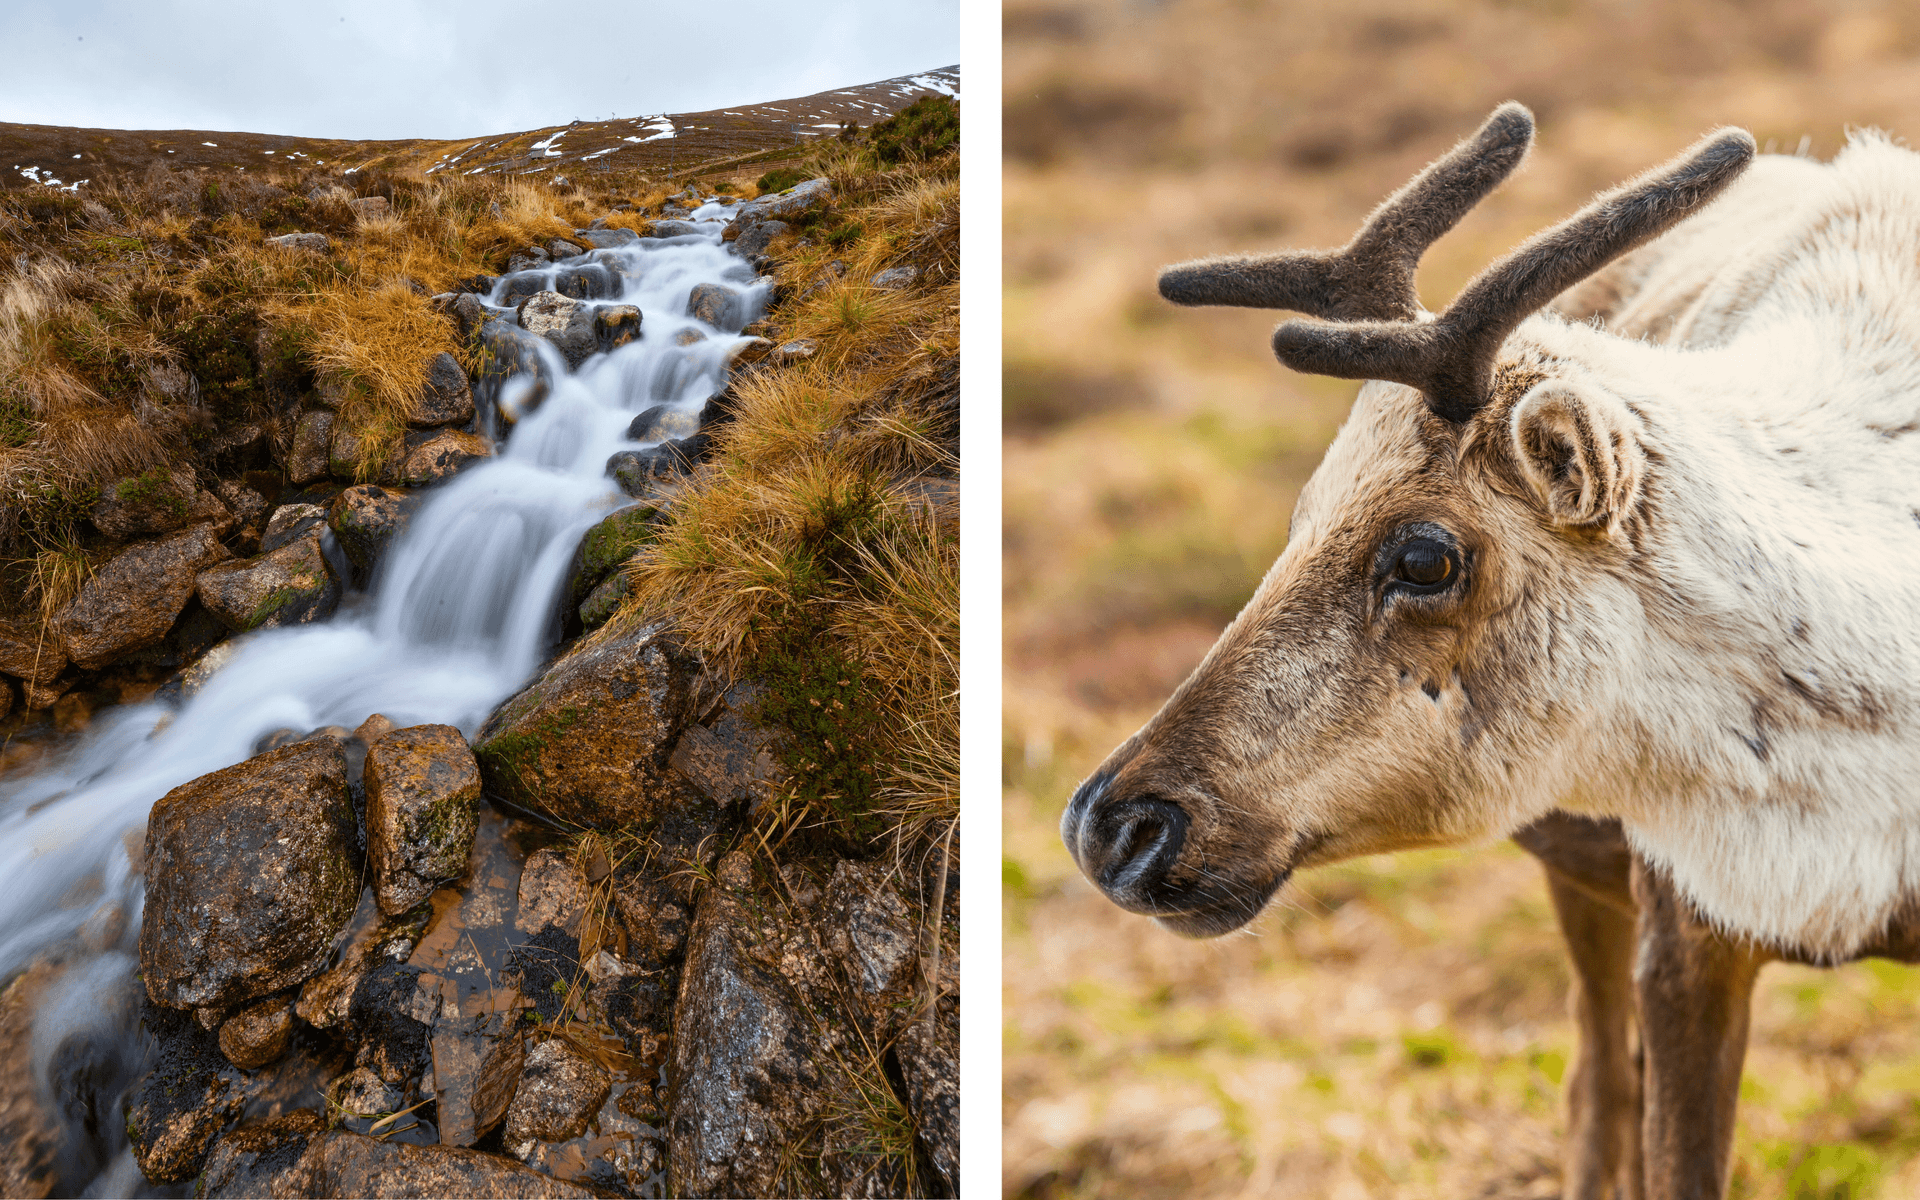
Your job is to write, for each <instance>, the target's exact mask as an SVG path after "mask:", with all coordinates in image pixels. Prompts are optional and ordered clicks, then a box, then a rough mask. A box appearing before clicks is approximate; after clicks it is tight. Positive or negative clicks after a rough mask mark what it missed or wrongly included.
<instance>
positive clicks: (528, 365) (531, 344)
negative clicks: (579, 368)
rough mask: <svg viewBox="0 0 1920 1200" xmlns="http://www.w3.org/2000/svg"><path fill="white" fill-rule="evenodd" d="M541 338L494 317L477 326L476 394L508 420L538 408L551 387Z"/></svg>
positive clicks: (511, 421) (515, 418) (509, 422)
mask: <svg viewBox="0 0 1920 1200" xmlns="http://www.w3.org/2000/svg"><path fill="white" fill-rule="evenodd" d="M516 319H517V317H516ZM540 342H541V338H540V337H539V336H538V335H537V334H534V333H530V332H528V331H527V330H525V329H522V328H520V327H519V326H518V325H510V324H508V323H507V322H505V321H503V320H499V319H497V318H496V319H493V320H489V321H488V322H487V323H486V324H484V325H482V326H481V327H480V359H481V367H480V372H479V374H478V376H477V377H476V379H475V386H476V389H477V392H478V396H479V398H480V399H481V400H484V401H485V403H487V404H488V405H490V406H492V407H493V408H494V410H495V411H497V412H498V413H499V414H500V417H501V419H502V420H503V421H505V422H506V423H507V424H512V423H513V422H515V421H518V420H519V419H520V418H521V417H522V416H524V415H526V414H527V413H530V412H532V411H533V410H534V409H536V408H539V407H540V404H541V402H542V401H544V400H545V399H546V398H547V394H548V393H549V392H551V391H552V390H553V381H552V379H551V378H550V377H549V374H548V372H549V368H548V367H547V364H546V361H545V360H544V359H542V358H541V356H540Z"/></svg>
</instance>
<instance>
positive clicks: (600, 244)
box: [573, 229, 640, 250]
mask: <svg viewBox="0 0 1920 1200" xmlns="http://www.w3.org/2000/svg"><path fill="white" fill-rule="evenodd" d="M573 236H574V237H575V238H576V239H578V240H579V241H582V242H585V243H586V244H587V245H589V246H592V247H593V248H594V249H595V250H612V249H615V248H617V247H620V246H631V245H633V244H634V243H635V242H637V241H639V240H640V235H639V234H637V233H635V232H634V231H633V230H631V229H576V230H574V231H573Z"/></svg>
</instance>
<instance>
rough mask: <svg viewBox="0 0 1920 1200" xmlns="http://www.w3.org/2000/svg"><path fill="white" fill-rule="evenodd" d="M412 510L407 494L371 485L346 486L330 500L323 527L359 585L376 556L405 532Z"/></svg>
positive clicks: (371, 573) (371, 572)
mask: <svg viewBox="0 0 1920 1200" xmlns="http://www.w3.org/2000/svg"><path fill="white" fill-rule="evenodd" d="M415 507H416V504H415V502H414V499H413V497H411V496H409V495H407V493H405V492H397V491H394V490H392V489H390V488H383V487H380V486H379V485H377V484H371V483H363V484H360V485H359V486H357V487H350V488H348V489H346V490H345V491H343V492H341V493H340V494H339V495H338V496H336V497H334V501H333V505H332V506H331V507H330V508H329V509H328V510H327V528H329V529H331V530H333V536H334V537H335V538H336V539H338V540H339V542H340V549H341V551H342V552H344V553H345V554H346V556H347V560H348V561H349V562H351V563H352V564H353V566H354V571H355V574H356V577H357V578H358V579H359V580H360V581H361V582H362V583H365V582H367V581H368V580H370V579H372V578H373V569H374V567H375V566H376V565H377V564H378V563H379V561H380V556H381V555H382V554H384V553H386V550H387V547H388V546H390V545H392V544H393V542H394V540H395V539H396V538H398V537H399V536H400V535H401V534H402V533H403V532H405V531H406V528H407V518H408V517H410V516H412V514H413V509H414V508H415Z"/></svg>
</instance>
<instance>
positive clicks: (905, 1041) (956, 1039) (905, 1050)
mask: <svg viewBox="0 0 1920 1200" xmlns="http://www.w3.org/2000/svg"><path fill="white" fill-rule="evenodd" d="M893 1049H894V1056H895V1058H896V1059H897V1060H898V1062H899V1063H900V1074H901V1075H902V1077H903V1078H904V1079H905V1082H906V1085H907V1108H908V1111H910V1112H911V1113H912V1114H913V1123H914V1127H915V1128H916V1129H917V1130H918V1133H919V1141H920V1145H921V1147H922V1148H923V1149H924V1150H925V1151H926V1154H927V1160H928V1161H929V1162H931V1163H932V1164H933V1168H934V1170H936V1171H938V1172H939V1173H940V1177H941V1178H942V1179H943V1180H945V1181H946V1185H947V1195H949V1196H958V1195H960V1001H959V998H958V997H955V996H947V997H944V998H942V999H941V1001H940V1003H939V1005H938V1006H937V1008H936V1010H935V1012H934V1014H933V1019H932V1020H918V1021H914V1022H912V1023H911V1024H909V1025H908V1026H907V1028H906V1029H905V1030H903V1031H902V1032H901V1034H900V1036H899V1038H898V1039H897V1040H895V1042H894V1047H893Z"/></svg>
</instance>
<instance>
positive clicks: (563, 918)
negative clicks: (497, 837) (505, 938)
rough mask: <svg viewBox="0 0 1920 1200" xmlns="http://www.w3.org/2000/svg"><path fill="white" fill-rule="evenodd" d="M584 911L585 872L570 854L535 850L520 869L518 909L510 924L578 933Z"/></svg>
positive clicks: (523, 928)
mask: <svg viewBox="0 0 1920 1200" xmlns="http://www.w3.org/2000/svg"><path fill="white" fill-rule="evenodd" d="M586 911H587V874H586V872H585V871H584V870H583V869H582V868H581V866H580V864H579V863H578V862H577V861H575V859H574V856H573V855H571V854H566V853H563V852H561V851H559V850H554V849H547V850H538V851H535V852H534V853H533V854H532V855H531V856H530V857H529V858H528V859H527V865H526V867H525V868H523V869H522V871H521V872H520V911H519V913H518V914H517V915H516V916H515V917H514V919H513V924H514V927H515V928H516V929H519V930H520V931H521V932H522V933H539V932H540V931H541V930H543V929H549V928H553V929H561V930H564V931H565V932H567V933H569V934H571V935H573V936H575V937H578V936H579V934H580V919H581V917H582V916H584V915H585V914H586Z"/></svg>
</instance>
